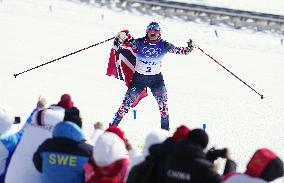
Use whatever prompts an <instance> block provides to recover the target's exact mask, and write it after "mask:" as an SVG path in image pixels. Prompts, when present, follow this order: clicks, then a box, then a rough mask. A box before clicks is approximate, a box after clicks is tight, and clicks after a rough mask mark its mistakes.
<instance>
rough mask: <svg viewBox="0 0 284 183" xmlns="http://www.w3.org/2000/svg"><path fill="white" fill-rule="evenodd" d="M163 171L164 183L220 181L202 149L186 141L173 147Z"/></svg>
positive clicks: (211, 182) (210, 182) (220, 177)
mask: <svg viewBox="0 0 284 183" xmlns="http://www.w3.org/2000/svg"><path fill="white" fill-rule="evenodd" d="M165 171H166V174H165V177H166V181H165V182H166V183H219V182H221V180H222V176H221V175H219V174H218V173H216V172H215V171H214V170H213V164H212V163H211V162H210V161H208V160H207V159H206V155H205V153H204V152H203V149H202V148H201V147H200V146H199V145H197V144H194V143H192V142H189V141H188V140H187V139H185V140H183V141H181V142H178V143H177V144H176V145H175V148H174V150H173V153H171V154H170V155H169V157H168V159H167V162H166V168H165Z"/></svg>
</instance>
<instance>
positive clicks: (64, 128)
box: [33, 121, 93, 183]
mask: <svg viewBox="0 0 284 183" xmlns="http://www.w3.org/2000/svg"><path fill="white" fill-rule="evenodd" d="M92 150H93V147H92V146H91V145H89V144H86V143H85V140H84V135H83V133H82V131H81V129H80V128H79V127H78V126H77V125H76V124H75V123H73V122H68V121H64V122H61V123H59V124H57V125H56V126H55V128H54V130H53V137H52V138H49V139H47V140H45V141H44V142H43V143H42V144H41V145H40V146H39V148H38V149H37V151H36V152H35V154H34V156H33V162H34V165H35V167H36V169H37V170H38V171H40V172H41V173H42V177H43V182H44V183H55V182H56V183H61V182H62V183H65V182H72V183H82V182H84V171H83V164H84V163H86V162H87V161H88V159H89V158H90V157H91V156H92Z"/></svg>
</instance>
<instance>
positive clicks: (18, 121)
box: [14, 116, 21, 124]
mask: <svg viewBox="0 0 284 183" xmlns="http://www.w3.org/2000/svg"><path fill="white" fill-rule="evenodd" d="M19 123H21V118H20V117H19V116H16V117H15V121H14V124H19Z"/></svg>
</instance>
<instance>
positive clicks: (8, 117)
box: [0, 105, 15, 135]
mask: <svg viewBox="0 0 284 183" xmlns="http://www.w3.org/2000/svg"><path fill="white" fill-rule="evenodd" d="M14 121H15V117H14V115H13V112H12V110H11V109H10V108H9V107H8V106H6V105H1V106H0V135H2V134H4V133H6V132H7V131H8V130H9V129H10V128H11V126H12V124H13V123H14Z"/></svg>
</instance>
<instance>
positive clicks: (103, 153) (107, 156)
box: [84, 126, 129, 183]
mask: <svg viewBox="0 0 284 183" xmlns="http://www.w3.org/2000/svg"><path fill="white" fill-rule="evenodd" d="M128 161H129V157H128V152H127V150H126V146H125V138H124V133H123V132H122V131H121V130H120V129H119V128H118V127H116V126H111V127H110V128H109V129H107V130H106V132H104V133H103V134H102V135H101V136H100V137H99V138H98V140H97V142H96V143H95V146H94V149H93V157H92V158H91V159H90V160H89V161H88V163H86V164H85V165H84V170H85V180H86V182H87V183H123V180H124V178H125V174H126V170H127V165H128Z"/></svg>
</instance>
